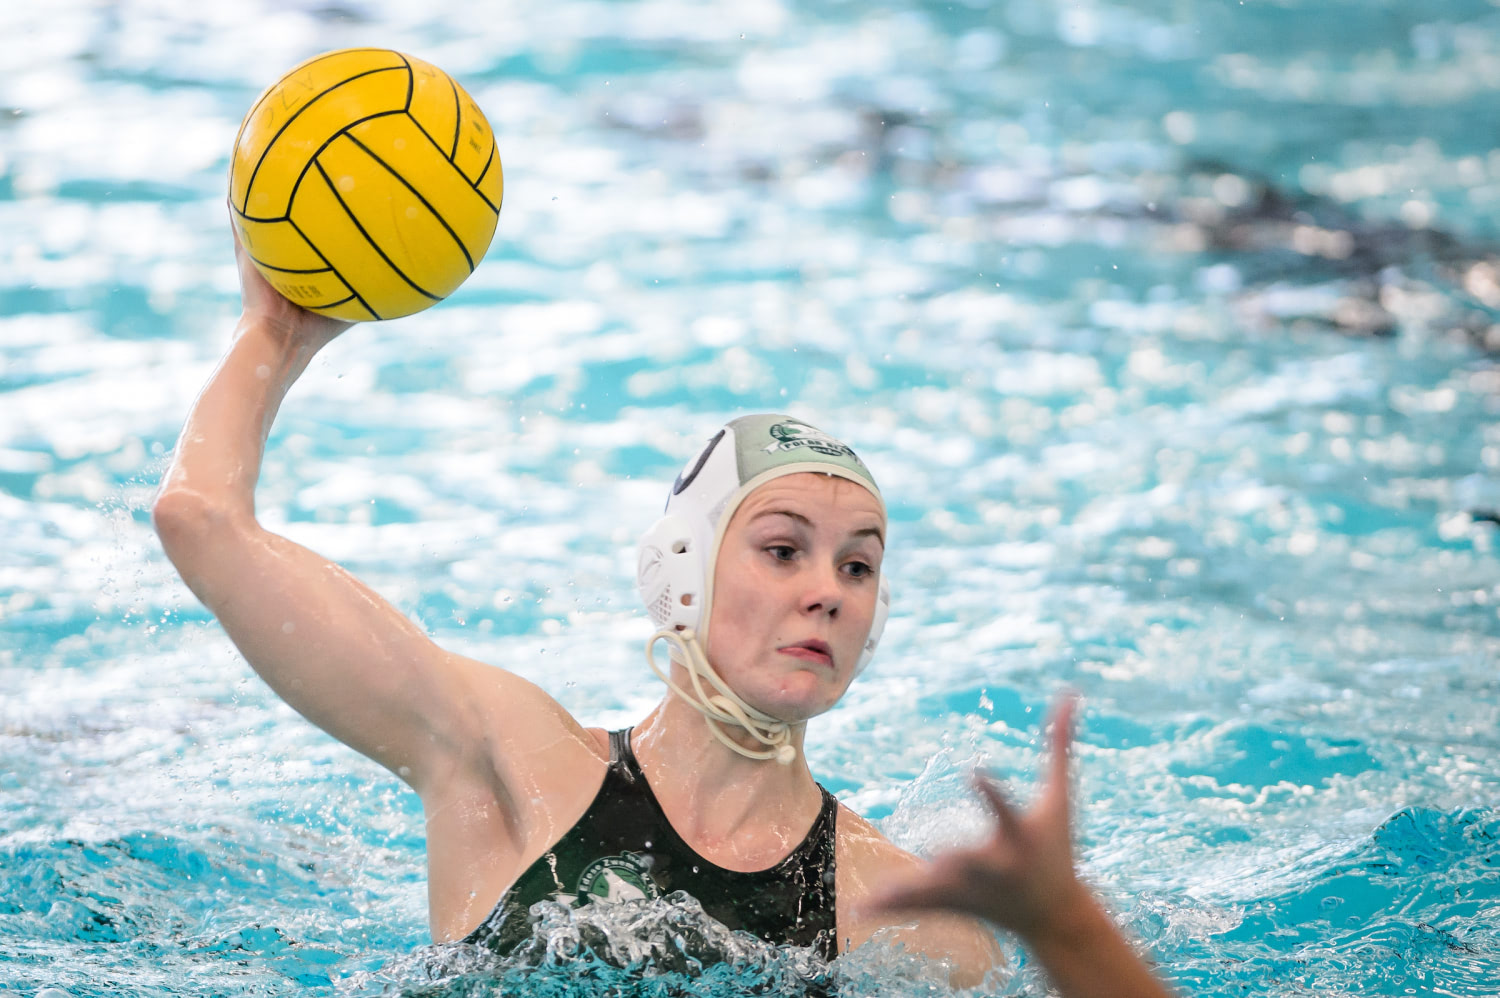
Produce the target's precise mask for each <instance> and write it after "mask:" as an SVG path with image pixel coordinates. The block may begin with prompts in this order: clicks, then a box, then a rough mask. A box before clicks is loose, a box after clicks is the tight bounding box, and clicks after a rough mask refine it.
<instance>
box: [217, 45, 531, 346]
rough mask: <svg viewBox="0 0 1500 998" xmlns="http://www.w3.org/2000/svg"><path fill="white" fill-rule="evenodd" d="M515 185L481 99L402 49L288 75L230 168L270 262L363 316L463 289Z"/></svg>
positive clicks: (236, 197) (246, 237)
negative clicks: (506, 178)
mask: <svg viewBox="0 0 1500 998" xmlns="http://www.w3.org/2000/svg"><path fill="white" fill-rule="evenodd" d="M503 187H504V182H503V180H502V178H501V174H500V154H499V152H498V151H497V150H496V149H495V136H494V133H493V132H491V131H490V126H489V122H487V121H485V118H484V115H483V114H482V113H481V112H480V110H479V106H478V105H477V104H475V103H474V100H473V98H471V97H470V96H469V95H468V94H467V93H465V92H464V90H463V88H462V87H460V86H459V85H458V84H457V83H455V82H454V81H453V79H452V78H451V77H449V76H448V74H447V73H444V72H443V71H442V70H441V69H438V68H437V67H436V66H433V65H430V64H428V63H425V62H423V61H422V60H420V59H414V58H412V57H411V56H408V55H402V54H401V53H399V52H392V51H390V50H388V49H343V50H340V51H338V52H329V53H326V54H324V55H320V56H318V57H316V58H313V59H309V60H308V61H306V62H304V63H302V64H301V65H300V66H297V67H296V68H295V69H293V70H292V71H291V72H289V73H287V74H286V75H285V76H283V77H282V78H281V79H279V80H277V81H276V82H275V83H274V84H272V86H271V87H270V88H269V89H268V90H266V92H265V93H263V94H261V96H260V99H259V100H257V101H256V102H255V105H254V106H253V107H252V108H251V109H250V113H249V114H247V115H246V116H245V121H244V123H243V124H242V125H241V126H240V134H239V137H238V138H237V139H236V140H235V143H234V161H233V164H232V165H231V167H230V170H229V204H230V208H231V209H232V212H233V217H234V224H235V225H236V227H238V229H239V236H240V242H241V243H242V244H244V247H245V250H246V252H248V253H249V254H250V259H251V260H252V261H253V262H254V263H255V266H256V268H257V269H259V270H260V272H261V273H262V274H264V275H265V277H266V280H268V281H270V282H271V285H272V286H273V287H275V288H276V290H277V291H279V292H281V293H282V294H283V295H285V296H286V297H287V298H289V299H291V300H292V301H293V302H296V303H297V304H298V305H301V306H302V307H303V308H306V309H311V310H312V311H314V312H320V313H322V314H323V315H330V316H334V317H335V318H339V319H352V320H361V319H364V320H368V319H394V318H396V317H397V316H402V315H410V314H411V313H413V312H418V311H421V310H422V309H424V308H426V307H428V306H429V305H432V304H434V303H435V302H439V301H442V300H443V299H444V298H446V297H447V296H448V295H450V294H452V293H453V291H454V290H455V289H456V288H457V287H458V286H459V285H460V284H462V283H463V281H464V278H466V277H468V276H469V274H470V273H472V272H473V270H474V267H475V266H476V265H477V264H478V263H479V261H480V260H481V259H482V258H483V257H484V253H485V250H486V249H488V248H489V245H490V239H491V237H492V236H494V234H495V222H496V221H497V220H498V219H499V216H500V196H501V193H502V190H503Z"/></svg>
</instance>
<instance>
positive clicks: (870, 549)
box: [708, 472, 885, 721]
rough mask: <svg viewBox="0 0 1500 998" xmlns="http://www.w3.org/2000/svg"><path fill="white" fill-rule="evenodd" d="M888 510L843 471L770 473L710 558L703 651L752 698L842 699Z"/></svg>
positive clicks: (759, 702)
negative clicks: (710, 593)
mask: <svg viewBox="0 0 1500 998" xmlns="http://www.w3.org/2000/svg"><path fill="white" fill-rule="evenodd" d="M884 539H885V517H884V516H883V515H882V513H881V508H880V503H879V501H878V500H877V499H876V498H875V497H874V496H873V495H871V494H870V493H869V492H868V491H867V490H866V489H864V488H862V487H861V486H859V485H857V484H855V483H854V482H850V481H848V480H846V479H843V478H835V477H833V476H830V475H820V474H816V473H811V472H807V473H802V474H795V475H786V476H784V477H782V478H777V479H773V480H772V481H770V482H768V483H766V484H765V485H763V486H761V487H760V488H758V489H756V490H755V491H754V492H752V493H751V494H750V496H749V497H748V498H747V499H746V500H745V501H744V502H743V503H741V504H740V507H739V509H737V510H736V511H735V514H734V518H733V519H732V520H731V521H730V523H729V527H728V528H727V529H726V530H725V532H724V542H723V545H722V546H721V547H720V549H719V557H718V561H717V562H716V565H715V568H714V589H713V603H712V606H711V610H710V614H711V617H710V622H709V628H708V658H709V661H710V662H711V663H713V666H714V668H715V669H716V670H717V671H718V673H719V675H720V676H722V677H723V678H724V680H725V682H727V683H728V684H729V686H730V687H731V688H732V689H733V690H734V691H735V692H736V693H738V694H739V695H740V696H741V697H743V698H744V699H745V700H746V701H747V702H748V703H750V704H751V706H754V707H757V708H759V709H761V710H763V711H765V712H767V713H769V714H771V715H772V716H773V717H778V718H781V719H782V720H786V721H801V720H806V719H807V718H809V717H812V716H814V715H816V714H820V713H822V712H823V711H825V710H827V709H828V708H830V707H832V706H833V705H834V704H835V703H837V702H838V699H839V697H841V696H843V693H844V690H845V689H847V688H848V686H849V681H850V679H852V678H853V675H854V666H855V664H856V663H857V662H858V661H859V656H860V652H861V651H862V650H863V649H864V644H865V639H866V638H867V637H868V636H869V633H870V624H871V622H872V621H873V620H874V616H875V602H876V595H877V593H878V591H879V584H880V561H881V556H882V555H883V554H884V551H885V543H884Z"/></svg>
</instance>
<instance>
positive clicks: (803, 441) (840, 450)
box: [765, 423, 864, 467]
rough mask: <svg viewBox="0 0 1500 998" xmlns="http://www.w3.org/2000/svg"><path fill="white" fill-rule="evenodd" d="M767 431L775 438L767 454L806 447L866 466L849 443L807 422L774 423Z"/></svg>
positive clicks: (782, 452)
mask: <svg viewBox="0 0 1500 998" xmlns="http://www.w3.org/2000/svg"><path fill="white" fill-rule="evenodd" d="M766 432H768V433H770V434H771V436H772V437H774V438H775V439H774V441H773V442H772V443H770V444H768V445H767V446H766V447H765V452H766V453H767V454H786V453H788V452H790V451H795V450H799V449H801V448H804V447H805V448H807V449H808V450H810V451H812V452H814V453H816V454H822V455H824V456H825V457H843V458H849V459H850V460H852V461H854V462H855V463H856V464H858V465H860V466H861V467H863V466H864V462H863V461H861V460H860V459H859V455H857V454H855V453H854V451H853V450H852V449H850V447H849V445H848V444H845V443H843V442H842V441H839V440H836V439H834V438H833V437H830V436H829V435H828V434H826V433H824V432H823V431H822V430H819V429H817V428H815V427H812V426H808V425H807V424H806V423H773V424H772V425H771V427H770V429H769V430H767V431H766Z"/></svg>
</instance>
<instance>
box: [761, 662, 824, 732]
mask: <svg viewBox="0 0 1500 998" xmlns="http://www.w3.org/2000/svg"><path fill="white" fill-rule="evenodd" d="M755 693H756V694H757V695H755V696H754V697H753V698H752V697H746V699H747V701H748V702H749V703H750V704H751V705H752V706H754V707H757V708H759V709H760V710H763V711H765V712H766V713H767V714H770V715H771V716H772V717H779V718H781V719H782V720H783V721H787V722H789V723H792V724H797V723H800V722H802V721H806V720H808V719H809V718H813V717H817V716H818V715H819V714H824V713H827V712H828V711H829V710H832V709H833V707H834V705H835V704H837V703H838V702H839V700H840V699H842V698H843V695H844V690H843V688H839V689H833V688H832V686H831V684H830V682H829V680H828V679H827V678H820V677H817V676H814V675H811V674H810V673H805V672H804V673H794V674H792V675H790V676H786V677H784V678H783V679H782V681H781V683H780V684H778V685H777V686H776V687H774V688H771V689H764V690H757V691H755Z"/></svg>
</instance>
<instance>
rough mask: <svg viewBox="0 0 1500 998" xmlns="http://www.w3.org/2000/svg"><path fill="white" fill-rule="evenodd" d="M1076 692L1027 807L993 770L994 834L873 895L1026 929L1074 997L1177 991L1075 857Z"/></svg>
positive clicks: (989, 792)
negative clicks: (1038, 790)
mask: <svg viewBox="0 0 1500 998" xmlns="http://www.w3.org/2000/svg"><path fill="white" fill-rule="evenodd" d="M1074 704H1075V701H1074V699H1073V698H1072V697H1068V698H1066V699H1064V700H1063V702H1062V704H1061V706H1060V707H1059V708H1058V710H1057V712H1056V717H1055V719H1054V721H1053V732H1052V746H1051V750H1052V758H1051V761H1050V773H1049V774H1048V780H1047V786H1046V788H1045V789H1044V790H1043V791H1042V796H1041V798H1040V799H1039V800H1038V801H1037V803H1036V805H1035V806H1034V807H1033V808H1032V809H1031V810H1030V811H1029V812H1026V813H1024V814H1023V813H1020V812H1018V811H1017V810H1016V809H1015V807H1014V806H1013V805H1012V804H1011V803H1010V802H1009V801H1008V800H1007V799H1006V798H1005V795H1004V794H1003V793H1002V792H1001V790H1000V788H999V787H998V786H997V785H996V784H995V782H994V781H993V780H990V779H988V778H987V777H978V778H976V784H977V787H978V789H979V791H980V793H981V794H982V795H983V797H984V798H985V800H986V802H987V803H988V804H989V806H990V809H991V810H992V811H993V813H994V815H995V831H994V834H993V835H992V836H991V837H990V839H989V840H988V841H987V842H985V843H983V844H982V845H979V846H976V847H974V848H972V849H959V850H955V851H952V852H948V853H944V854H942V855H940V856H938V857H937V858H936V859H934V860H933V861H932V862H931V863H928V864H927V865H926V866H925V867H923V868H921V869H919V870H918V871H916V872H915V873H914V874H912V875H911V876H909V877H907V878H905V879H902V880H900V881H898V882H895V883H891V884H889V885H887V886H886V887H885V888H884V889H882V890H880V891H878V892H877V894H876V896H874V897H873V898H872V899H871V901H870V902H869V905H868V907H869V909H870V910H871V911H883V912H886V913H890V914H899V913H909V912H923V911H926V912H953V913H963V914H968V915H976V916H978V917H980V918H983V919H985V920H987V921H989V922H992V923H994V924H995V925H999V926H1001V927H1003V928H1007V929H1010V930H1011V931H1013V932H1015V933H1016V934H1017V935H1018V936H1020V937H1021V939H1022V941H1023V942H1025V943H1026V944H1027V946H1028V947H1029V948H1030V950H1031V952H1032V953H1033V954H1034V955H1035V956H1036V958H1037V960H1038V961H1039V962H1040V963H1041V964H1042V966H1043V967H1044V968H1046V971H1047V974H1048V976H1049V977H1051V979H1052V982H1053V984H1054V985H1055V986H1056V987H1057V990H1058V992H1059V993H1060V994H1062V995H1063V996H1065V998H1170V995H1171V992H1170V991H1168V990H1167V988H1166V986H1165V985H1163V984H1162V983H1161V982H1160V981H1159V980H1157V978H1156V977H1155V975H1153V974H1152V973H1151V971H1150V969H1149V968H1148V967H1147V966H1146V964H1145V963H1144V962H1143V961H1142V960H1141V958H1140V957H1138V956H1137V955H1136V954H1135V951H1134V950H1132V949H1131V947H1130V944H1129V942H1127V941H1126V939H1125V937H1124V936H1123V935H1121V933H1120V930H1119V929H1118V928H1116V926H1115V924H1114V922H1113V921H1112V920H1111V919H1110V917H1109V915H1108V913H1106V912H1105V910H1104V908H1103V906H1102V905H1100V903H1099V901H1098V899H1096V898H1095V897H1094V895H1093V894H1092V893H1091V892H1090V891H1089V890H1088V888H1086V887H1085V886H1084V885H1083V883H1082V882H1081V881H1079V879H1078V876H1077V873H1076V870H1075V867H1074V864H1073V843H1072V818H1071V805H1070V803H1069V778H1068V755H1069V752H1068V750H1069V747H1070V745H1071V742H1072V730H1073V711H1074Z"/></svg>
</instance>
